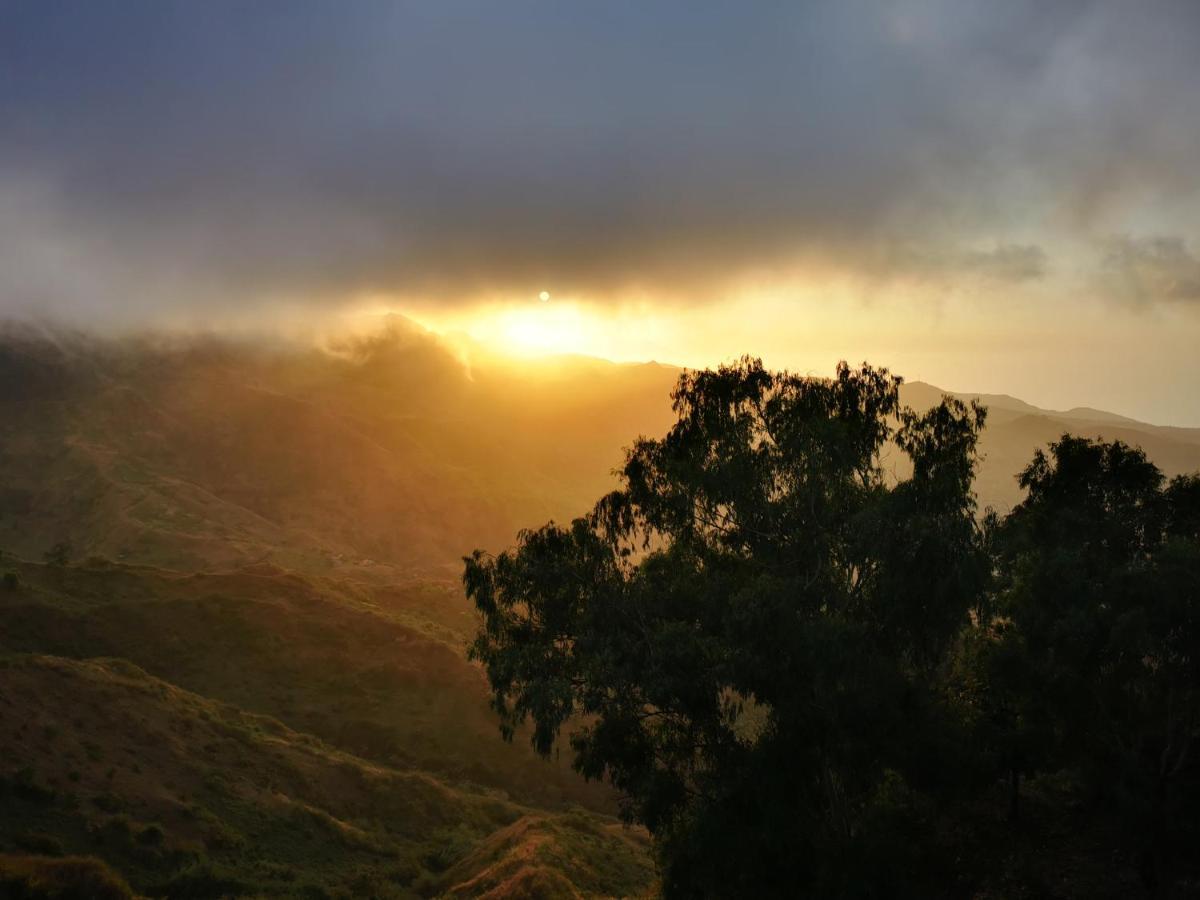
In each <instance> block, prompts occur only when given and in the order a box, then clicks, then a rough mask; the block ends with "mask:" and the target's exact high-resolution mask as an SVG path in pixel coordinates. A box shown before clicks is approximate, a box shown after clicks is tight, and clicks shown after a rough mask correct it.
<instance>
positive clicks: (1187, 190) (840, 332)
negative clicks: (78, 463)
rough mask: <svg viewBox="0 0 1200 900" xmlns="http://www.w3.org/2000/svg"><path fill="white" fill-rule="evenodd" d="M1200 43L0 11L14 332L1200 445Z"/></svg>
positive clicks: (988, 7) (1004, 20)
mask: <svg viewBox="0 0 1200 900" xmlns="http://www.w3.org/2000/svg"><path fill="white" fill-rule="evenodd" d="M1198 46H1200V3H1196V2H1195V0H1177V2H1171V0H1142V2H1133V0H1127V2H1070V0H1063V2H1056V3H1053V4H1047V3H1040V2H1021V0H1013V2H1005V3H995V2H971V0H919V2H918V0H899V2H888V3H884V2H878V3H874V2H870V0H860V2H828V3H794V2H793V3H773V2H765V0H764V2H756V3H745V2H725V3H716V2H705V0H691V2H670V0H660V2H655V3H644V2H642V3H638V2H625V0H604V2H590V3H589V2H577V3H569V2H563V0H546V2H523V0H509V2H503V3H500V2H494V0H480V2H459V0H436V2H434V0H430V2H424V3H413V2H403V0H387V2H383V0H356V2H353V3H345V2H334V0H327V2H315V0H289V2H283V0H242V2H230V0H204V2H175V0H121V2H109V3H97V2H94V0H0V316H7V317H26V316H38V317H46V318H51V319H54V320H58V321H65V322H70V323H73V324H74V323H78V324H82V325H85V326H89V327H96V328H103V329H130V328H134V329H136V328H163V327H187V328H193V327H199V328H206V329H211V328H221V327H256V328H272V327H278V328H296V327H312V328H318V327H326V326H330V327H332V324H333V323H338V322H342V321H349V320H355V319H356V317H357V318H361V317H368V318H369V317H371V316H374V315H376V314H378V313H380V312H385V311H398V312H402V313H404V314H406V315H409V316H410V317H412V318H414V319H416V320H417V321H419V322H421V323H423V324H425V325H427V326H428V327H430V328H432V329H434V330H437V331H441V332H443V333H446V334H448V335H452V336H453V335H460V336H466V337H467V338H469V339H470V340H472V341H478V340H483V341H493V342H498V343H502V344H506V345H508V346H509V347H510V348H511V349H512V350H513V351H514V352H518V353H541V352H583V353H592V354H596V355H601V356H606V357H608V358H612V359H618V360H638V359H657V360H660V361H664V362H674V363H679V364H685V365H711V364H714V363H716V362H720V361H722V360H725V359H730V358H733V357H736V356H738V355H741V354H743V353H750V354H753V355H759V356H762V357H764V359H765V360H766V361H767V362H768V363H769V364H771V365H776V366H786V367H789V368H792V369H794V370H797V371H802V372H814V373H827V372H828V371H830V370H831V369H832V367H833V364H834V363H835V362H836V360H838V359H840V358H846V359H849V360H851V361H853V362H857V361H861V360H863V359H867V360H870V361H871V362H872V363H875V364H879V365H886V366H889V367H891V368H892V369H893V370H894V371H897V372H899V373H901V374H904V375H906V376H908V377H909V378H922V379H924V380H927V381H931V382H934V383H936V384H939V385H941V386H944V387H946V388H950V389H955V390H971V391H989V392H1005V393H1011V394H1014V395H1017V396H1021V397H1022V398H1024V399H1026V400H1029V401H1030V402H1034V403H1038V404H1040V405H1043V406H1050V407H1056V408H1066V407H1070V406H1075V405H1091V406H1097V407H1101V408H1105V409H1109V410H1113V411H1115V412H1121V413H1125V414H1129V415H1134V416H1137V417H1140V418H1144V419H1148V420H1150V421H1154V422H1161V423H1170V424H1185V425H1200V352H1198V348H1200V177H1198V176H1200V52H1197V50H1196V48H1197V47H1198ZM543 292H544V293H546V294H548V295H549V299H548V300H543V299H541V297H540V295H541V294H543Z"/></svg>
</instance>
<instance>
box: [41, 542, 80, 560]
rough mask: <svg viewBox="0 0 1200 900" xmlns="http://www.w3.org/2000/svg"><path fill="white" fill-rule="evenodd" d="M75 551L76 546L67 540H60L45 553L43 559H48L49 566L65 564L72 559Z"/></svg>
mask: <svg viewBox="0 0 1200 900" xmlns="http://www.w3.org/2000/svg"><path fill="white" fill-rule="evenodd" d="M74 553H75V548H74V547H72V546H71V544H70V543H68V542H67V541H59V542H58V543H57V544H55V545H54V546H53V547H51V548H50V549H49V550H47V551H46V552H45V553H44V554H43V555H42V559H44V560H45V561H46V565H48V566H65V565H66V564H67V563H69V562H70V561H71V557H72V556H73V555H74Z"/></svg>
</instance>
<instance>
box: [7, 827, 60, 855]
mask: <svg viewBox="0 0 1200 900" xmlns="http://www.w3.org/2000/svg"><path fill="white" fill-rule="evenodd" d="M13 844H15V845H16V846H17V847H18V848H19V849H21V850H25V851H27V852H29V853H39V854H41V855H42V856H62V855H63V853H64V852H65V851H64V849H63V844H62V841H60V840H59V839H58V838H56V837H55V836H54V835H52V834H46V832H44V831H22V832H21V833H20V834H18V835H16V836H14V837H13Z"/></svg>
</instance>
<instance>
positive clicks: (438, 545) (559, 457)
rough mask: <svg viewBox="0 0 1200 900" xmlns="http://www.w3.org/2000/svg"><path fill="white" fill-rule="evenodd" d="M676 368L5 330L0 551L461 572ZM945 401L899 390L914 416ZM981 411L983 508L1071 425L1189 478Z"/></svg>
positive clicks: (1197, 455) (615, 452) (593, 472)
mask: <svg viewBox="0 0 1200 900" xmlns="http://www.w3.org/2000/svg"><path fill="white" fill-rule="evenodd" d="M678 373H679V370H678V369H676V368H673V367H670V366H662V365H657V364H645V365H617V364H612V363H607V362H604V361H601V360H594V359H586V358H569V357H563V358H548V359H542V360H537V361H534V362H532V363H525V364H521V365H513V364H512V363H506V362H502V361H500V360H499V359H498V358H494V357H493V358H490V359H489V358H486V357H485V358H483V359H477V360H473V361H472V364H471V365H470V367H469V368H468V367H467V366H465V365H464V364H463V362H462V361H460V359H458V358H457V357H456V355H455V354H454V352H453V351H452V350H451V349H449V348H448V347H447V346H445V345H443V344H441V343H440V342H438V340H437V339H436V338H434V337H433V336H432V335H430V334H428V333H425V332H423V331H422V330H421V329H419V328H418V327H416V326H413V325H411V324H410V323H407V321H406V320H402V319H399V318H398V317H393V318H392V319H391V321H390V322H389V324H388V326H387V327H386V328H385V330H383V331H382V332H380V333H378V334H376V335H374V336H371V337H367V338H361V339H356V340H345V341H342V342H341V343H339V344H337V345H336V346H334V348H333V352H330V351H329V350H323V349H317V348H315V347H310V346H298V345H292V344H286V343H270V342H255V341H251V340H245V339H243V340H222V339H216V338H175V339H170V338H158V339H153V338H149V337H143V338H128V339H124V340H101V339H95V338H90V337H87V336H85V335H79V334H76V335H71V334H62V333H55V334H53V335H50V334H47V333H44V332H37V331H34V330H32V329H29V328H25V329H19V328H16V327H13V326H10V327H9V328H8V329H7V330H6V331H5V332H4V333H3V336H2V338H0V381H2V383H3V384H4V385H5V390H4V392H3V394H2V395H0V411H2V414H3V421H2V422H0V500H2V502H3V506H4V509H5V511H6V515H5V519H6V522H5V523H3V525H0V528H2V529H3V530H2V531H0V541H3V544H4V546H6V547H8V548H9V549H10V550H11V551H12V552H14V553H16V554H18V555H21V556H24V557H26V558H31V559H32V558H38V557H40V555H41V553H43V552H44V551H45V549H46V548H47V547H48V546H50V545H51V544H53V543H55V542H56V541H68V542H70V543H71V544H72V545H73V546H74V547H75V549H76V551H77V553H78V554H80V555H82V556H87V555H99V556H104V557H106V558H108V559H111V560H117V561H122V560H124V561H130V562H136V563H140V564H149V565H161V566H164V567H167V568H175V569H182V570H219V569H224V568H228V567H231V566H237V565H247V564H251V563H258V562H272V563H276V564H279V565H281V566H284V567H286V568H289V569H300V570H303V571H305V572H312V573H320V574H338V573H353V575H354V577H374V576H378V577H381V578H385V579H394V578H396V577H422V578H424V577H430V576H434V577H440V578H451V579H453V578H455V577H456V576H457V565H458V559H459V557H460V556H461V555H462V553H463V552H464V551H465V550H469V549H470V548H473V547H503V546H507V545H508V544H509V543H510V542H511V541H512V539H513V536H514V535H515V533H516V532H517V531H518V530H519V529H521V528H525V527H532V526H536V525H539V524H541V523H542V522H544V521H546V520H548V519H552V518H553V519H556V520H559V521H564V520H568V519H570V518H571V517H573V516H575V515H578V514H580V513H582V512H584V511H586V510H587V509H588V508H589V507H590V504H591V503H592V502H593V501H594V500H595V498H597V497H598V496H600V495H601V494H602V493H603V492H604V491H605V490H607V489H608V488H609V486H611V485H612V484H613V480H612V477H611V471H612V469H614V468H615V467H616V466H618V465H619V464H620V463H621V461H622V448H623V447H625V446H627V445H628V444H629V443H630V442H632V440H633V439H634V438H636V437H637V436H638V435H639V434H646V435H656V434H659V433H661V432H662V431H664V430H665V428H666V427H667V426H668V424H669V423H670V421H671V417H672V413H671V409H670V401H669V396H668V395H669V392H670V390H671V387H672V386H673V384H674V381H675V379H676V377H677V375H678ZM943 393H944V391H943V390H942V389H940V388H937V387H934V386H932V385H927V384H924V383H921V382H913V383H911V384H906V385H905V386H904V387H903V389H902V398H903V400H904V401H905V402H906V403H908V404H910V405H912V406H914V407H917V408H927V407H928V406H931V405H933V404H934V403H935V402H937V400H939V399H940V397H941V396H942V394H943ZM959 396H963V397H972V396H973V397H976V398H978V399H979V400H980V401H981V402H983V403H984V404H985V405H987V406H988V409H989V418H988V426H987V429H986V431H985V433H984V437H983V441H982V446H981V450H982V454H983V462H982V465H981V467H980V470H979V474H978V478H977V483H976V489H977V493H978V496H979V501H980V506H981V507H987V506H993V507H996V508H997V509H1000V510H1002V511H1003V510H1006V509H1008V508H1011V506H1012V505H1013V504H1014V503H1015V502H1016V501H1017V500H1018V499H1019V489H1018V487H1017V484H1016V480H1015V475H1016V473H1017V472H1018V471H1019V470H1020V469H1021V468H1022V467H1023V466H1024V465H1025V464H1026V463H1027V462H1028V460H1029V457H1030V455H1031V453H1032V452H1033V450H1034V448H1036V447H1039V446H1044V445H1045V444H1046V443H1048V442H1049V441H1050V440H1053V439H1055V438H1057V437H1059V436H1061V434H1062V433H1063V432H1065V431H1068V430H1069V431H1071V432H1073V433H1076V434H1080V435H1083V436H1089V437H1098V436H1103V437H1105V438H1108V439H1121V440H1124V441H1126V442H1127V443H1130V444H1136V445H1140V446H1142V447H1144V448H1145V450H1146V452H1147V454H1148V455H1149V456H1150V458H1151V459H1152V460H1153V461H1154V462H1155V463H1156V464H1157V465H1158V466H1159V467H1160V468H1162V469H1163V471H1164V472H1165V473H1166V474H1168V475H1173V474H1177V473H1179V472H1184V471H1192V470H1194V469H1196V468H1197V466H1198V465H1200V429H1187V428H1168V427H1158V426H1152V425H1146V424H1144V423H1140V422H1135V421H1133V420H1130V419H1126V418H1124V417H1120V416H1115V415H1113V414H1110V413H1104V412H1101V411H1098V410H1089V409H1073V410H1069V411H1065V412H1059V411H1053V410H1042V409H1038V408H1037V407H1034V406H1031V405H1029V404H1027V403H1024V402H1022V401H1020V400H1016V399H1014V398H1011V397H1005V396H993V395H967V394H960V395H959Z"/></svg>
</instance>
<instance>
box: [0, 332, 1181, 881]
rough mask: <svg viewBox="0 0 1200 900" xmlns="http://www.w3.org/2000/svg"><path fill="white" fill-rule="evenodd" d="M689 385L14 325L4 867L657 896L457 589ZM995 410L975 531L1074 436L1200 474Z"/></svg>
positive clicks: (659, 373)
mask: <svg viewBox="0 0 1200 900" xmlns="http://www.w3.org/2000/svg"><path fill="white" fill-rule="evenodd" d="M881 362H885V361H881ZM679 372H680V370H679V369H677V368H674V367H671V366H666V365H658V364H653V363H650V364H644V365H618V364H613V363H609V362H605V361H602V360H596V359H589V358H582V357H552V358H544V359H538V360H530V361H525V362H522V363H520V364H514V363H512V362H511V361H506V360H504V359H503V358H501V357H499V356H489V355H487V354H485V353H479V354H474V355H472V357H471V358H470V360H469V364H468V363H465V362H464V361H463V359H462V358H461V357H460V356H459V355H458V354H457V353H456V352H455V351H454V350H453V349H452V348H450V347H449V346H447V345H446V344H444V343H443V342H441V341H440V340H438V339H437V338H436V337H435V336H433V335H431V334H429V333H426V332H424V331H423V330H422V329H420V328H418V327H416V326H414V325H412V324H411V323H408V322H407V321H405V320H402V319H399V318H393V319H391V320H390V321H389V322H388V323H387V325H386V327H385V328H384V329H383V330H382V331H380V332H378V333H376V334H373V335H368V336H366V337H358V338H346V339H342V340H340V341H337V342H333V343H330V344H329V345H328V346H325V347H317V346H312V345H302V344H298V343H289V342H285V341H269V340H255V339H246V338H239V339H234V338H217V337H202V336H191V337H178V336H177V337H171V336H133V337H126V338H99V337H95V336H89V335H86V334H82V333H73V332H69V331H65V330H46V329H41V328H36V327H32V326H24V325H14V324H10V325H7V326H5V327H4V329H3V330H2V331H0V386H2V389H0V551H2V552H3V559H2V560H0V569H3V570H5V571H8V572H10V573H11V574H12V576H13V577H14V584H15V585H16V587H15V588H13V589H11V590H7V591H0V603H3V606H4V616H3V618H2V619H0V653H2V654H3V655H2V657H0V701H2V702H3V706H2V708H0V717H2V718H3V720H4V723H5V725H6V728H5V733H6V736H5V738H4V739H3V740H2V741H0V776H2V777H3V778H4V779H6V780H5V781H4V785H5V790H6V791H7V792H8V794H9V795H10V796H12V797H15V798H17V800H18V801H19V802H18V803H17V805H16V806H10V809H11V810H15V812H13V813H12V815H10V816H8V817H6V818H4V819H3V820H0V847H2V848H3V849H9V850H12V849H17V850H20V849H22V848H23V847H27V846H30V845H34V844H37V843H38V841H39V840H42V838H38V835H41V836H42V837H43V838H44V837H45V836H46V835H50V836H51V838H52V839H53V841H54V842H56V843H55V844H54V846H57V847H59V848H60V849H61V850H62V851H65V852H70V853H89V854H98V855H100V856H102V857H103V858H104V859H106V860H107V861H109V862H110V863H111V864H112V865H113V866H115V867H116V868H118V869H119V870H120V871H121V872H122V873H123V874H124V875H126V877H128V878H130V879H131V881H132V882H133V883H134V887H135V888H138V889H140V890H150V889H151V888H162V889H163V890H164V891H165V892H166V893H167V894H169V895H180V896H182V895H184V893H183V892H184V887H181V885H186V884H190V883H193V882H196V881H197V880H199V881H200V882H203V881H204V879H208V881H207V882H205V883H208V884H209V886H210V887H211V886H212V885H214V884H215V885H218V887H219V885H221V884H226V885H227V886H228V885H229V884H236V885H238V886H239V887H238V888H237V891H236V892H242V891H243V890H244V891H245V892H253V891H260V892H265V893H268V894H278V893H288V892H289V891H293V890H295V892H300V887H299V885H300V883H301V882H304V883H308V882H312V883H313V884H317V885H320V886H321V889H322V890H331V891H337V890H341V891H348V892H349V893H348V894H345V895H350V896H353V895H361V891H359V892H358V893H356V890H355V888H354V887H353V886H352V882H353V883H355V884H359V885H360V886H361V885H363V884H368V885H372V886H371V887H370V888H369V890H368V894H369V895H371V896H392V895H395V896H417V895H422V896H431V895H435V894H438V893H446V892H448V893H451V894H454V895H463V896H495V897H501V896H529V895H536V896H542V895H558V894H555V893H554V892H556V891H557V892H558V893H559V894H562V895H564V896H579V895H582V896H604V895H611V894H623V895H632V894H639V893H642V892H644V891H648V890H650V889H651V888H652V882H653V871H652V867H651V865H650V862H649V857H648V855H647V854H648V850H647V845H646V840H645V836H644V834H643V833H642V832H640V831H636V830H633V831H631V830H628V829H622V828H620V827H618V826H617V825H616V823H615V821H614V820H613V819H611V818H610V815H611V813H612V812H613V810H614V809H615V806H614V803H613V797H612V795H611V794H610V793H609V791H608V789H607V788H605V787H604V786H602V785H598V784H587V783H584V782H583V781H582V779H580V778H578V777H577V776H575V775H574V774H573V773H572V772H571V771H570V770H569V769H568V767H567V766H566V765H565V763H562V764H553V763H543V762H542V761H540V760H539V759H537V758H536V757H535V756H534V755H533V753H532V751H531V750H530V749H529V748H528V746H527V745H526V742H525V741H524V739H523V738H522V737H521V736H518V738H517V740H516V741H515V742H514V743H513V744H511V745H508V744H504V743H502V742H501V741H498V740H496V739H495V735H496V726H495V721H494V718H493V717H492V715H491V713H490V711H489V710H488V708H487V690H486V685H485V683H484V681H483V678H482V677H481V675H480V672H479V671H478V669H477V668H476V667H475V666H473V665H471V664H469V663H467V662H466V660H465V659H464V656H463V648H464V646H465V644H466V642H467V640H468V639H469V636H470V635H471V633H472V631H473V629H474V627H475V619H474V616H473V614H472V613H471V612H470V610H469V607H468V605H467V603H466V601H465V599H464V597H463V596H462V591H461V588H460V587H459V585H458V581H457V579H458V574H459V567H460V558H461V556H462V554H463V553H465V552H469V551H470V550H472V549H473V548H476V547H483V548H488V549H492V550H496V549H500V548H503V547H506V546H509V545H511V543H512V541H513V539H514V536H515V535H516V533H517V532H518V531H519V530H520V529H522V528H529V527H536V526H538V525H540V524H542V523H544V522H545V521H547V520H549V519H554V520H557V521H560V522H561V521H566V520H569V519H570V518H571V517H573V516H576V515H579V514H581V513H583V512H585V511H586V510H587V509H588V508H589V507H590V505H591V504H592V503H593V502H594V501H595V499H596V498H598V497H599V496H600V495H601V494H603V493H605V492H606V491H607V490H609V489H610V488H611V487H612V486H614V484H615V479H614V476H613V474H612V470H613V469H614V468H615V467H616V466H618V465H620V463H621V462H622V458H623V456H622V448H623V447H625V446H627V445H629V444H630V443H631V442H632V441H633V440H634V439H635V438H636V437H637V436H638V435H641V434H646V435H659V434H661V433H663V432H664V431H665V430H666V429H667V427H668V426H669V424H670V423H671V422H672V421H673V418H674V414H673V412H672V409H671V403H670V397H669V394H670V391H671V388H672V386H673V385H674V383H675V381H676V378H677V376H678V374H679ZM943 393H944V392H943V391H942V390H941V389H940V388H937V387H934V386H932V385H928V384H923V383H920V382H914V383H912V384H907V385H905V386H904V387H903V388H902V399H903V400H904V401H905V402H906V403H908V404H911V405H913V406H914V407H918V408H924V407H928V406H931V405H933V404H935V403H936V402H937V401H938V400H939V399H940V398H941V396H942V395H943ZM962 396H976V395H962ZM978 399H980V400H981V402H983V403H984V404H986V405H987V406H988V408H989V417H988V424H987V428H986V430H985V432H984V435H983V439H982V443H981V450H982V454H983V462H982V465H981V467H980V470H979V473H978V477H977V482H976V487H977V492H978V495H979V501H980V507H981V508H983V507H987V506H993V507H996V508H998V509H1000V510H1006V509H1008V508H1011V507H1012V506H1013V505H1014V504H1015V503H1016V502H1017V501H1018V500H1019V497H1020V491H1019V489H1018V487H1017V484H1016V480H1015V477H1014V476H1015V474H1016V473H1017V472H1018V471H1019V470H1020V469H1021V468H1022V467H1023V466H1024V465H1025V464H1026V463H1027V462H1028V461H1029V458H1030V455H1031V454H1032V452H1033V450H1034V449H1035V448H1036V447H1039V446H1044V445H1045V444H1046V443H1047V442H1049V441H1051V440H1054V439H1057V438H1058V437H1059V436H1061V435H1062V433H1063V432H1065V431H1068V430H1069V431H1071V432H1073V433H1075V434H1080V435H1084V436H1101V435H1102V436H1103V437H1105V438H1108V439H1114V438H1119V439H1121V440H1124V441H1126V442H1128V443H1130V444H1137V445H1140V446H1142V447H1144V448H1145V450H1146V452H1147V454H1148V455H1149V457H1150V458H1151V460H1153V461H1154V462H1155V463H1156V464H1157V465H1158V466H1160V467H1161V468H1162V469H1163V471H1164V472H1165V473H1166V474H1168V475H1172V474H1175V473H1178V472H1184V471H1193V470H1196V469H1200V429H1185V428H1164V427H1157V426H1153V425H1147V424H1144V423H1140V422H1136V421H1133V420H1130V419H1127V418H1124V417H1120V416H1115V415H1112V414H1109V413H1105V412H1102V411H1099V410H1092V409H1085V408H1079V409H1072V410H1068V411H1053V410H1042V409H1038V408H1036V407H1033V406H1031V405H1029V404H1027V403H1024V402H1022V401H1020V400H1017V399H1015V398H1012V397H1006V396H993V395H983V396H979V397H978ZM56 545H62V549H63V552H62V554H61V555H62V556H63V557H65V558H63V559H58V560H56V561H54V562H49V561H47V562H43V557H44V555H45V554H46V553H47V551H49V550H51V548H53V547H55V546H56ZM99 709H103V710H106V711H107V712H106V713H105V716H106V717H100V718H97V717H96V716H95V715H94V714H93V713H92V712H86V710H99ZM8 726H12V727H8ZM210 747H211V748H213V749H211V750H210V749H209V748H210ZM92 748H94V749H92ZM264 785H265V786H264ZM572 810H574V811H573V812H572ZM31 823H32V824H31ZM389 823H390V824H389ZM151 826H153V827H154V828H157V829H158V831H153V830H151V831H150V832H148V834H150V835H151V836H154V835H157V836H156V837H153V842H152V846H151V845H142V844H140V843H139V842H138V837H137V836H138V835H139V834H141V833H142V832H143V831H144V830H145V829H148V828H150V827H151ZM31 835H32V836H31ZM322 835H324V836H325V837H322ZM329 836H332V837H333V838H335V839H336V841H337V847H338V848H339V849H338V851H337V853H335V854H329V853H325V854H324V855H322V853H317V852H316V851H313V852H311V853H310V852H309V851H304V852H303V853H296V852H295V851H294V848H295V847H309V846H310V845H312V846H314V847H315V846H316V845H318V844H320V843H321V842H322V841H323V840H326V839H327V838H329ZM147 840H148V841H149V840H151V838H147ZM43 844H46V842H45V840H43ZM249 848H254V850H253V852H251V850H250V849H249ZM289 848H292V849H289ZM310 849H311V848H310ZM189 873H190V874H189ZM188 878H191V879H192V880H193V881H192V882H188V881H187V879H188ZM173 879H174V880H173ZM180 879H183V880H180ZM222 879H224V881H222ZM355 879H358V881H354V880H355ZM164 885H165V886H166V888H164ZM171 885H174V887H171ZM380 885H383V886H382V887H381V886H380ZM213 890H214V891H216V890H217V888H213ZM538 891H541V892H542V893H538ZM389 892H391V893H389ZM203 895H205V894H203V892H201V893H197V894H189V896H203ZM213 895H219V891H218V893H217V894H213Z"/></svg>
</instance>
